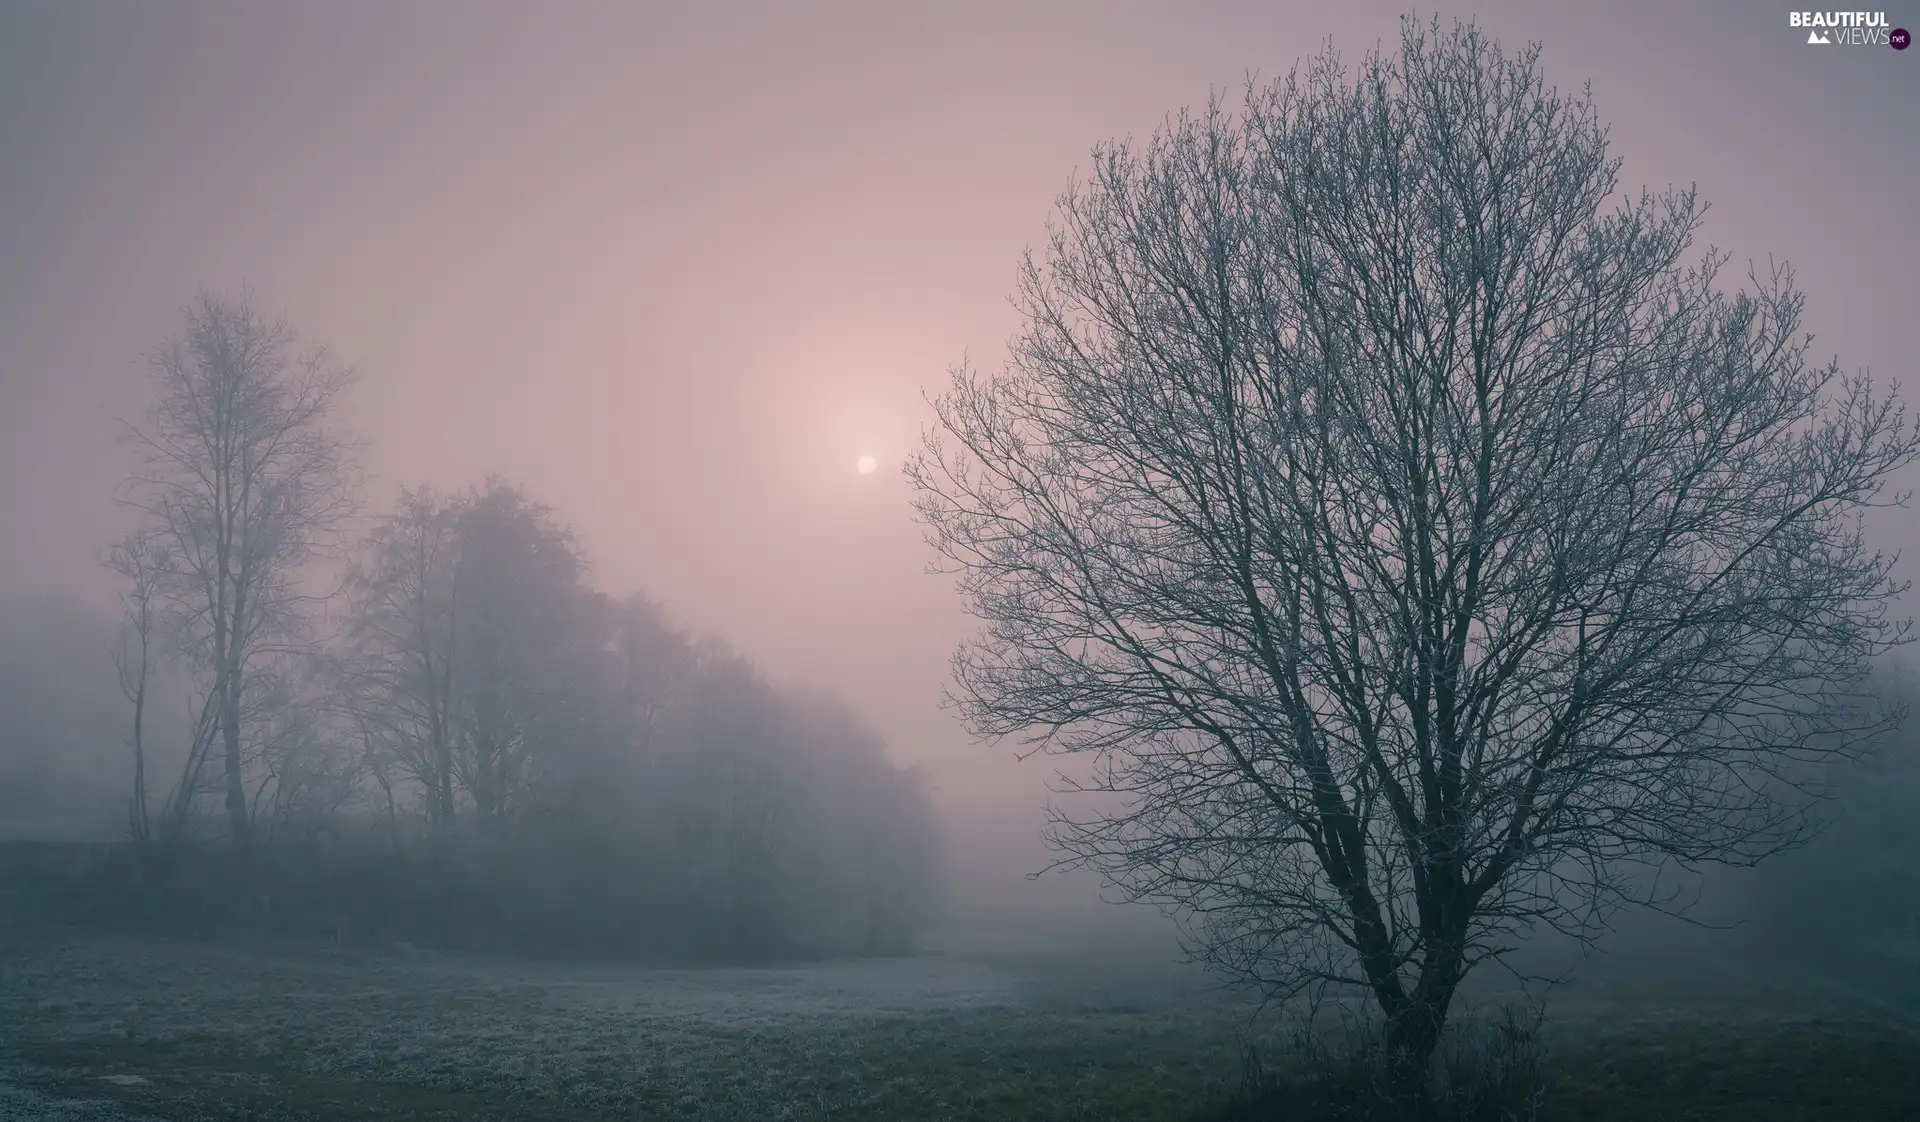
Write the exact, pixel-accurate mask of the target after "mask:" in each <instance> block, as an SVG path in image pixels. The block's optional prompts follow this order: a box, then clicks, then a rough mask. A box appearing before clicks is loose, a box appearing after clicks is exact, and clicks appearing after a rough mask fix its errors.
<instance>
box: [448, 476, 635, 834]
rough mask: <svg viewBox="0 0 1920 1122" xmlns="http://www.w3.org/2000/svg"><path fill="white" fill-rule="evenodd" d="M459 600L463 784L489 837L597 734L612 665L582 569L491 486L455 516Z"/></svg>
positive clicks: (522, 501) (560, 534)
mask: <svg viewBox="0 0 1920 1122" xmlns="http://www.w3.org/2000/svg"><path fill="white" fill-rule="evenodd" d="M456 519H457V523H458V530H457V532H458V534H459V552H458V555H457V556H456V558H455V560H454V566H453V581H454V593H453V595H454V597H455V599H456V600H457V602H458V604H459V616H458V621H459V636H458V640H457V642H456V643H455V645H454V650H453V675H454V680H455V682H456V689H455V692H454V697H453V703H454V706H455V718H456V720H455V728H456V748H457V751H456V753H455V756H454V767H455V773H456V776H457V777H458V779H459V780H460V782H461V784H462V785H463V786H464V787H465V789H466V792H467V794H468V795H469V796H470V797H471V798H472V801H473V806H474V813H475V815H476V816H477V817H478V819H479V821H480V825H481V828H482V829H483V830H496V829H497V828H498V826H499V824H500V823H501V822H502V820H503V819H504V818H505V817H506V815H507V814H508V812H509V811H510V810H511V809H512V807H513V804H514V801H515V799H516V798H517V797H518V795H519V794H520V791H521V789H522V787H523V785H524V783H525V782H526V780H527V779H528V778H529V770H530V769H533V768H537V767H539V766H540V765H541V764H542V763H544V762H545V761H544V759H543V756H548V755H553V754H556V753H559V752H563V751H566V750H567V749H569V748H572V747H576V746H577V745H578V743H579V741H580V740H581V739H582V737H584V736H585V735H587V734H588V733H589V732H590V731H591V725H590V723H589V722H590V715H591V706H590V704H589V703H588V701H587V700H586V699H587V697H588V696H589V695H591V693H592V691H593V686H594V683H595V676H594V674H593V670H592V667H591V661H590V660H592V659H594V658H595V657H596V656H601V655H603V654H604V650H603V648H602V645H601V643H602V639H603V635H602V628H601V625H602V624H603V623H605V622H607V621H605V620H604V619H602V618H599V617H598V616H597V615H596V613H595V609H596V608H597V607H598V606H599V604H598V601H597V600H596V599H595V598H594V597H593V595H592V593H591V591H590V590H589V589H588V588H587V586H586V584H585V578H586V560H585V558H584V557H583V556H582V555H581V553H580V549H579V545H578V543H577V542H576V541H575V540H574V537H573V534H572V532H571V531H570V530H568V529H567V528H566V527H565V526H563V525H562V524H561V523H560V522H559V521H558V520H557V519H556V518H555V517H554V515H553V512H552V511H551V510H550V509H549V508H547V507H545V506H542V505H541V504H539V503H535V502H533V501H531V500H530V499H528V498H527V496H526V495H525V494H524V493H523V492H521V491H520V490H519V489H518V488H516V487H513V486H511V485H509V484H507V483H505V482H503V481H501V480H499V479H490V480H488V481H487V482H486V483H485V484H484V485H483V486H481V487H479V488H477V489H476V490H475V491H474V492H473V493H472V494H470V495H468V496H467V497H466V498H464V499H463V500H462V502H461V504H460V507H459V510H458V512H457V514H456Z"/></svg>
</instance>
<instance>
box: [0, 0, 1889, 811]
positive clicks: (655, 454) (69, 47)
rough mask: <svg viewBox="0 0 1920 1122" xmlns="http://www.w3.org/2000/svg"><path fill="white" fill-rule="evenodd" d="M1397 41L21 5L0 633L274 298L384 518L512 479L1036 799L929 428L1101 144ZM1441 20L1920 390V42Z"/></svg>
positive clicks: (601, 565) (5, 266)
mask: <svg viewBox="0 0 1920 1122" xmlns="http://www.w3.org/2000/svg"><path fill="white" fill-rule="evenodd" d="M1400 10H1401V9H1400V7H1399V6H1398V5H1389V4H1374V3H1365V4H1361V3H1350V4H1338V5H1336V4H1297V3H1282V2H1279V0H1265V2H1258V3H1253V2H1248V3H1179V4H1174V3H1165V4H1120V3H1058V2H1034V3H1021V4H1005V5H985V4H978V3H962V2H958V0H953V2H948V3H941V4H932V3H902V2H899V0H894V2H888V3H874V4H868V5H861V6H848V5H827V4H813V3H798V2H795V3H777V4H776V3H769V4H764V5H745V4H726V3H712V4H707V3H702V4H695V3H693V2H691V0H688V2H686V3H681V4H675V5H643V4H638V3H626V4H605V5H597V6H579V5H567V4H553V3H534V2H532V0H526V2H523V3H517V4H509V5H499V4H477V3H450V2H449V3H427V2H419V0H415V2H407V3H381V4H373V3H353V4H343V3H331V4H329V3H293V2H284V3H272V2H260V3H244V4H243V3H230V4H224V5H209V4H190V3H184V2H180V0H168V2H166V3H136V2H134V0H124V2H121V3H76V2H73V0H57V2H44V3H22V2H21V0H0V594H6V595H15V594H28V595H44V594H47V593H49V592H56V591H62V590H64V591H70V592H76V593H82V594H93V593H96V592H98V590H100V589H103V588H105V587H107V586H106V583H105V581H104V580H103V579H102V577H101V575H100V574H99V573H98V572H97V571H96V569H95V568H94V566H93V564H92V561H91V557H92V551H93V549H94V548H95V546H96V545H98V544H100V543H101V542H103V541H105V540H108V539H110V538H112V537H114V536H115V535H116V534H117V533H118V532H119V531H120V530H121V529H122V527H123V521H122V515H121V514H120V513H119V512H118V511H117V510H116V509H115V508H114V506H113V505H112V503H111V501H110V498H109V496H110V494H111V492H112V490H113V487H114V484H115V481H116V479H117V478H118V477H119V475H120V474H121V471H122V464H121V462H120V460H119V459H118V458H117V457H118V453H117V452H116V451H115V450H114V448H113V447H112V445H111V442H110V441H111V436H112V433H113V431H114V429H113V418H114V417H115V416H116V415H123V416H131V415H134V414H135V413H136V412H137V411H138V410H139V408H140V407H141V403H142V402H143V400H144V398H143V395H144V392H145V383H144V377H145V376H144V372H143V370H142V367H141V363H140V356H141V354H142V353H143V352H144V351H146V350H148V349H150V348H152V347H154V346H155V345H156V344H158V343H159V342H160V341H161V340H163V339H164V338H166V337H167V336H168V335H169V334H170V333H171V332H172V331H174V330H175V328H176V326H177V324H178V322H179V309H180V307H181V305H182V304H183V303H184V302H185V301H186V300H187V299H189V298H190V297H191V296H193V295H194V293H195V292H196V290H198V289H199V288H201V287H203V286H205V287H209V288H212V289H215V290H218V291H233V290H236V289H237V288H238V287H239V286H241V285H243V284H249V285H251V286H252V287H253V289H254V290H255V291H256V293H257V295H258V297H259V299H260V301H261V303H262V304H263V305H264V306H265V307H266V308H268V309H269V310H271V311H276V312H279V313H282V314H284V315H286V316H287V317H288V318H289V319H290V320H291V321H292V322H293V323H294V324H295V325H296V326H297V327H298V328H299V329H300V330H301V331H302V332H303V333H304V334H305V335H306V336H307V337H309V338H312V339H318V340H324V341H326V342H327V343H328V344H330V345H331V347H332V348H333V349H334V350H335V351H336V352H337V353H338V355H339V356H340V357H342V358H344V359H346V360H348V361H350V362H351V363H352V364H353V365H355V366H356V367H357V368H358V369H359V370H360V372H361V376H362V381H361V384H360V386H359V388H358V389H357V391H356V392H355V394H354V396H353V397H352V399H351V402H350V411H349V415H348V416H347V417H346V420H347V421H348V422H349V423H350V424H351V425H352V426H353V427H355V428H356V429H358V430H359V431H360V432H361V433H363V434H364V435H365V436H366V437H367V438H368V439H369V441H370V450H369V466H370V467H371V469H372V470H373V472H374V473H375V479H374V481H373V482H372V483H371V484H370V486H369V488H368V496H369V498H370V499H372V500H373V501H375V502H376V503H383V502H384V501H385V500H386V499H387V498H388V497H389V495H390V494H391V490H392V488H393V486H394V484H395V483H397V482H401V481H404V482H408V483H434V484H437V485H442V486H445V487H458V486H461V485H464V484H466V483H468V482H470V481H473V480H474V479H476V478H477V477H479V476H480V475H481V474H483V473H485V472H487V471H489V470H498V471H500V472H502V473H504V474H506V475H507V476H508V477H510V478H512V479H514V480H516V481H518V482H521V483H524V484H525V485H526V486H527V487H528V488H529V489H530V490H531V491H532V493H533V494H534V495H535V496H536V497H538V498H540V499H542V500H544V501H547V502H549V503H551V504H553V505H555V506H556V507H558V508H559V509H560V510H561V512H562V513H563V514H564V516H565V517H566V518H567V519H568V520H569V521H570V522H571V523H572V524H573V525H574V526H575V527H577V529H578V530H579V532H580V534H581V537H582V539H583V541H584V543H585V545H586V547H587V549H588V551H589V553H590V555H591V557H592V560H593V562H594V565H595V571H596V574H597V581H598V583H599V584H600V585H601V586H602V587H604V588H606V589H607V590H609V591H612V592H616V593H619V592H625V591H628V590H631V589H634V588H639V589H643V590H645V591H646V592H648V593H650V594H652V595H654V596H656V597H658V598H660V599H662V600H664V601H665V602H666V603H667V604H668V605H669V607H670V608H671V609H672V611H673V612H674V614H675V615H676V616H677V617H678V618H679V619H680V620H682V621H684V622H685V623H687V624H690V625H692V626H695V627H697V628H700V629H702V630H706V631H710V632H713V633H717V634H719V635H722V636H724V637H726V638H728V639H730V640H732V641H733V642H735V643H736V644H737V645H738V646H740V647H741V648H742V649H744V650H745V651H747V652H748V653H749V654H751V655H753V656H754V657H756V658H757V659H759V660H760V661H761V662H762V663H763V664H764V665H765V666H767V667H768V668H769V669H770V670H772V671H773V672H774V673H776V674H777V675H779V676H782V677H786V678H790V679H805V680H807V681H810V682H813V683H817V684H820V685H825V686H828V687H831V688H833V689H835V690H837V691H838V692H840V693H841V694H843V695H844V696H846V697H847V698H848V699H850V700H851V701H852V702H853V703H854V704H856V705H857V706H858V707H859V708H861V709H862V710H863V711H865V712H866V713H867V714H868V715H869V716H870V717H871V718H872V719H873V720H874V721H875V722H876V724H878V725H879V726H880V727H881V728H882V729H883V731H884V732H885V733H886V734H887V735H888V736H889V738H890V740H891V741H892V743H893V745H894V748H895V751H896V754H897V755H899V756H900V757H901V758H903V759H908V760H916V761H921V762H926V763H928V764H930V765H932V766H933V767H934V769H935V771H936V773H937V774H939V775H940V776H941V777H942V785H943V787H945V788H946V789H947V790H948V791H949V792H950V793H958V792H960V791H962V789H964V788H967V787H975V788H983V787H986V786H990V785H993V784H1003V783H1009V782H1011V783H1016V784H1018V785H1019V789H1020V790H1022V791H1037V790H1038V783H1039V781H1040V779H1041V778H1042V774H1043V773H1042V772H1041V771H1040V770H1039V768H1038V766H1037V765H1036V766H1032V767H1029V768H1028V769H1027V770H1025V771H1020V770H1016V769H1012V768H1011V767H1010V766H1009V765H1008V764H1007V763H1006V762H1005V757H1006V753H1005V752H1004V751H1002V752H997V753H991V754H989V753H987V752H984V751H981V750H973V749H970V748H969V747H968V742H967V738H966V737H965V735H964V734H962V733H961V732H960V731H959V730H958V729H957V728H955V727H954V726H953V725H952V723H951V722H950V720H949V719H948V718H947V717H946V716H945V715H944V714H942V713H940V712H938V711H937V709H936V703H937V701H938V698H939V696H940V693H941V689H942V687H943V685H944V683H945V680H946V659H947V656H948V654H949V652H950V650H951V648H952V646H953V644H954V643H955V641H956V640H957V639H958V638H959V637H960V636H961V635H962V634H964V632H965V630H966V626H967V625H966V622H965V621H964V619H963V618H962V617H961V615H960V613H959V610H958V607H957V605H956V603H955V602H954V600H953V598H952V596H951V593H950V589H949V586H948V585H947V584H946V583H945V581H943V580H941V579H938V578H933V577H929V576H927V575H925V574H924V572H923V567H924V565H925V563H926V561H927V560H928V557H929V555H928V553H927V551H926V549H925V548H924V546H923V545H922V543H921V539H920V534H919V529H918V527H917V526H916V525H915V524H914V523H913V522H912V520H911V517H910V513H909V509H908V505H907V504H908V491H907V488H906V487H905V485H904V483H903V482H902V481H901V479H900V477H899V472H898V466H899V463H900V461H901V460H902V458H903V457H904V455H905V454H906V453H907V452H908V450H909V449H910V448H911V447H912V445H913V444H914V443H915V441H916V439H917V433H918V431H919V427H920V425H921V423H922V422H923V420H924V407H923V405H922V402H921V393H922V390H923V388H929V389H931V388H937V387H938V386H939V385H940V384H941V383H942V382H943V380H944V370H945V368H946V367H947V366H948V365H949V364H950V363H952V362H954V361H955V360H957V359H959V358H961V357H962V355H963V354H970V355H971V356H972V357H973V358H974V359H975V360H976V361H977V362H979V363H982V364H986V363H993V362H997V361H998V359H999V356H1000V355H1001V353H1002V348H1003V344H1004V342H1005V340H1006V338H1007V336H1008V333H1009V332H1010V331H1011V329H1012V328H1013V326H1014V318H1013V315H1012V312H1011V310H1010V308H1009V306H1008V304H1007V295H1008V293H1009V291H1010V290H1011V287H1012V283H1013V281H1014V275H1015V266H1016V264H1017V261H1018V258H1019V254H1020V252H1021V251H1022V249H1023V248H1024V247H1025V246H1027V245H1030V244H1034V243H1036V242H1037V241H1038V240H1039V238H1040V236H1041V234H1042V232H1043V229H1044V222H1045V220H1046V218H1047V215H1048V213H1049V210H1050V207H1051V204H1052V200H1053V198H1054V196H1055V195H1056V193H1057V192H1058V191H1059V190H1060V189H1061V188H1063V187H1064V186H1065V185H1066V184H1067V182H1068V180H1069V178H1070V176H1071V175H1072V174H1073V173H1074V171H1075V169H1076V168H1084V167H1085V166H1086V162H1087V159H1086V156H1087V151H1088V149H1089V147H1090V146H1091V145H1093V144H1094V143H1096V142H1098V141H1101V140H1103V139H1106V138H1110V137H1114V136H1119V135H1126V134H1133V135H1136V136H1141V135H1145V134H1147V133H1149V132H1150V131H1151V130H1152V129H1153V127H1154V126H1155V124H1156V123H1157V122H1159V121H1160V120H1161V119H1162V118H1163V116H1164V115H1165V114H1167V113H1168V112H1169V111H1171V110H1174V109H1176V108H1178V107H1180V106H1183V105H1190V104H1194V103H1197V102H1201V101H1204V100H1205V99H1206V97H1207V96H1208V93H1209V91H1210V90H1217V89H1228V88H1232V87H1235V86H1237V85H1239V84H1240V83H1242V82H1243V80H1244V78H1245V77H1246V75H1247V74H1248V73H1249V72H1254V71H1257V72H1260V73H1262V74H1266V75H1275V74H1278V73H1281V72H1284V71H1285V70H1286V69H1288V68H1289V67H1290V66H1291V65H1292V64H1293V63H1294V62H1295V61H1296V60H1297V59H1299V58H1300V57H1301V56H1302V55H1303V54H1306V53H1309V52H1311V51H1312V50H1313V49H1315V47H1316V46H1317V45H1318V44H1319V43H1320V42H1321V41H1322V40H1323V39H1325V38H1326V37H1328V36H1332V37H1333V38H1334V40H1335V42H1336V43H1337V44H1339V45H1341V46H1342V47H1343V48H1345V49H1346V50H1348V51H1349V53H1351V54H1357V53H1359V52H1360V51H1361V50H1363V49H1364V48H1366V47H1369V46H1371V45H1373V44H1374V43H1376V42H1377V41H1379V40H1381V39H1389V40H1390V39H1391V38H1392V37H1393V36H1394V35H1395V34H1396V32H1397V26H1398V25H1397V22H1396V18H1397V15H1398V13H1399V11H1400ZM1425 10H1430V9H1423V11H1425ZM1440 11H1441V14H1443V15H1447V16H1451V15H1456V14H1458V15H1468V14H1477V15H1479V16H1480V17H1481V19H1482V21H1483V22H1484V23H1485V25H1486V26H1487V27H1488V28H1489V29H1490V30H1491V31H1492V32H1493V33H1494V34H1495V35H1497V36H1499V37H1500V38H1502V39H1503V40H1505V41H1507V42H1509V43H1514V42H1518V41H1522V40H1526V39H1530V38H1537V39H1540V40H1542V41H1543V42H1544V43H1545V44H1546V65H1547V67H1548V72H1549V74H1550V76H1551V77H1552V79H1553V80H1554V81H1555V82H1556V83H1558V84H1561V85H1563V86H1566V85H1577V84H1579V83H1580V82H1582V81H1584V80H1587V79H1591V80H1592V82H1593V85H1594V88H1595V93H1596V95H1597V97H1598V100H1599V105H1600V110H1601V113H1602V115H1603V116H1604V117H1605V118H1607V119H1608V120H1610V121H1611V122H1612V124H1613V137H1614V141H1615V146H1616V152H1617V154H1619V155H1621V156H1622V157H1624V159H1625V161H1626V166H1625V179H1626V181H1627V182H1628V183H1630V184H1639V183H1649V184H1652V185H1655V186H1663V185H1665V184H1668V183H1672V182H1678V183H1685V182H1688V181H1697V182H1698V183H1699V185H1700V187H1701V190H1702V192H1703V194H1704V196H1705V197H1706V198H1707V199H1709V200H1710V201H1711V203H1712V210H1711V212H1710V215H1709V219H1708V225H1707V233H1708V235H1709V236H1710V237H1711V239H1712V240H1714V241H1715V242H1717V243H1718V244H1720V245H1722V246H1724V247H1726V248H1728V249H1730V250H1732V251H1733V252H1734V253H1735V254H1736V255H1737V259H1738V260H1740V261H1744V260H1745V259H1747V258H1748V257H1755V256H1757V257H1759V258H1760V259H1761V260H1762V261H1764V260H1765V258H1766V257H1767V255H1768V254H1773V255H1776V256H1779V257H1782V258H1785V259H1788V260H1791V261H1792V262H1793V263H1794V264H1795V265H1796V266H1797V267H1798V269H1799V273H1800V278H1801V281H1802V283H1803V285H1804V287H1805V288H1806V289H1807V290H1809V292H1810V293H1811V297H1812V299H1811V310H1810V316H1811V322H1812V325H1813V326H1814V328H1815V329H1816V331H1817V332H1818V333H1819V336H1820V338H1819V340H1818V342H1817V344H1816V346H1817V349H1818V350H1819V352H1820V353H1822V354H1827V353H1837V354H1838V355H1839V356H1840V357H1841V359H1842V361H1843V362H1845V363H1846V364H1848V365H1850V366H1855V367H1859V366H1867V367H1871V368H1873V369H1874V370H1875V371H1876V372H1878V373H1884V374H1887V375H1891V376H1902V375H1906V374H1908V373H1910V364H1909V362H1908V356H1909V355H1910V354H1911V353H1912V352H1911V342H1912V334H1913V331H1914V328H1915V315H1914V312H1915V308H1914V294H1915V292H1916V284H1915V281H1916V272H1920V264H1917V263H1920V234H1917V233H1916V225H1920V215H1916V214H1915V212H1914V210H1913V208H1912V206H1911V200H1912V198H1913V197H1914V194H1913V193H1914V191H1915V184H1916V181H1917V180H1920V177H1917V176H1916V172H1917V171H1920V167H1917V166H1916V165H1917V160H1916V155H1915V144H1914V133H1913V112H1914V111H1915V110H1917V109H1920V96H1916V94H1917V93H1920V50H1910V51H1907V52H1893V51H1890V50H1888V49H1886V48H1884V47H1879V48H1865V47H1845V48H1842V47H1830V48H1817V47H1810V46H1808V45H1806V43H1805V41H1804V40H1805V35H1804V33H1796V32H1794V31H1793V30H1792V29H1791V28H1789V26H1788V19H1787V9H1786V8H1785V7H1784V6H1781V5H1774V4H1755V3H1717V4H1691V5H1689V4H1660V3H1648V4H1622V3H1604V2H1598V0H1596V2H1593V3H1588V4H1572V3H1508V4H1498V5H1491V4H1490V5H1480V6H1478V7H1476V8H1448V9H1441V10H1440ZM1889 15H1890V16H1891V17H1892V22H1893V23H1894V25H1895V26H1900V25H1902V24H1903V23H1904V24H1905V25H1907V26H1912V27H1917V28H1920V7H1916V8H1914V9H1912V10H1910V11H1906V12H1899V11H1896V12H1890V13H1889ZM868 453H870V454H873V455H875V456H877V457H878V458H879V460H880V462H881V470H880V471H879V472H878V473H876V474H875V475H873V476H870V477H862V476H860V475H858V474H857V473H856V472H855V470H854V463H855V460H856V458H857V457H859V456H860V455H862V454H868ZM1880 531H1881V533H1882V534H1883V535H1884V536H1886V539H1887V540H1889V541H1896V540H1897V541H1907V540H1912V539H1913V538H1914V537H1915V535H1914V534H1912V533H1911V520H1910V518H1909V516H1907V515H1900V516H1897V517H1895V518H1891V519H1886V520H1883V521H1882V523H1881V525H1880ZM1010 776H1011V777H1012V778H1009V777H1010Z"/></svg>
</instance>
